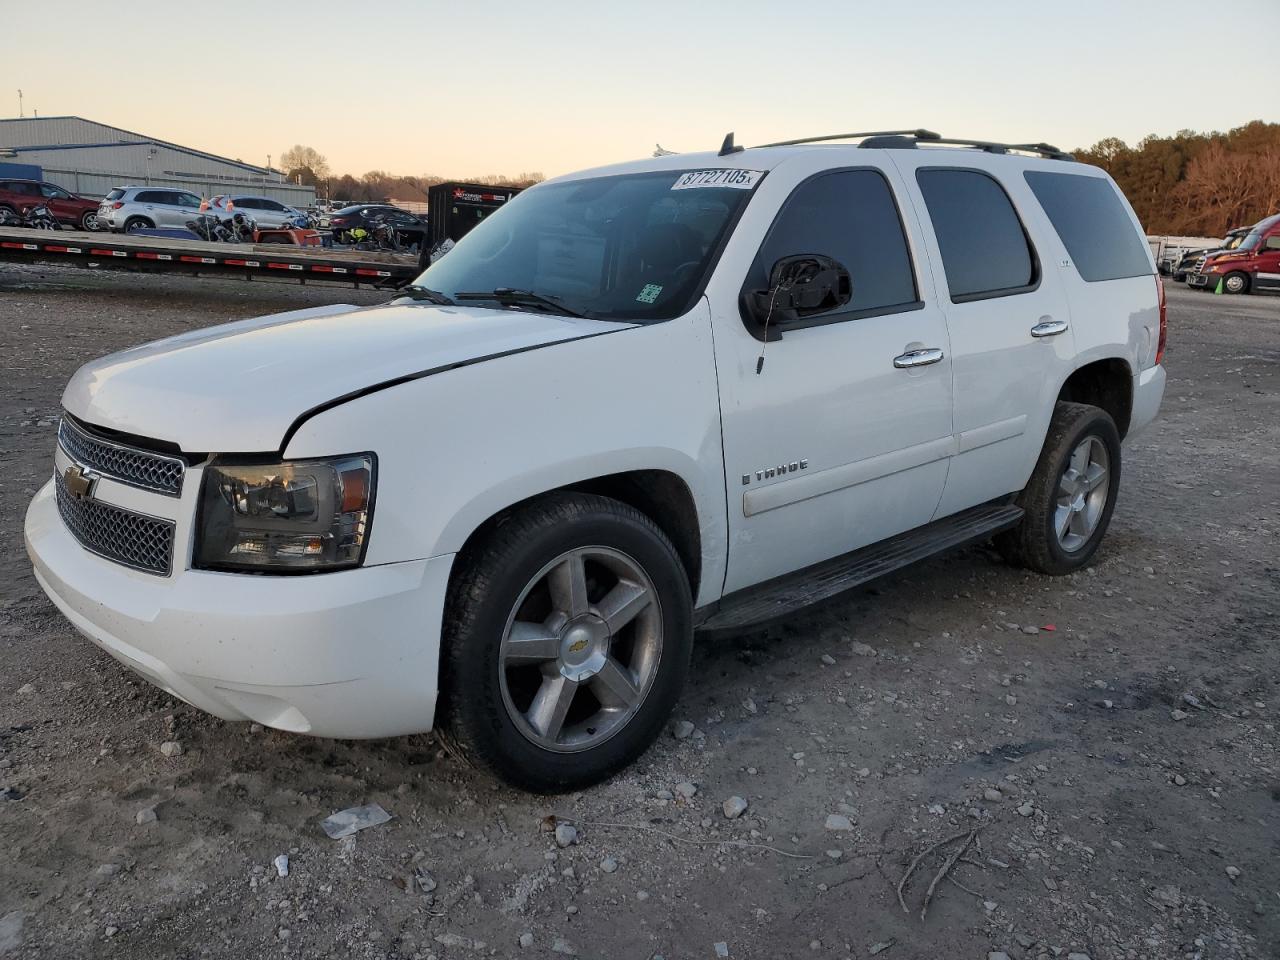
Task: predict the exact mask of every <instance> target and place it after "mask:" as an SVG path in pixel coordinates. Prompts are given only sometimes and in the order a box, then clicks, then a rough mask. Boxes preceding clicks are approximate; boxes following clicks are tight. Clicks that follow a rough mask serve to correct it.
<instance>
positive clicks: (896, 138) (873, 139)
mask: <svg viewBox="0 0 1280 960" xmlns="http://www.w3.org/2000/svg"><path fill="white" fill-rule="evenodd" d="M830 140H861V141H862V142H861V143H859V144H858V146H860V147H866V148H869V149H882V150H914V149H916V147H917V145H918V144H921V143H924V144H940V145H945V146H953V147H974V148H976V149H978V150H983V151H985V152H986V153H1009V152H1010V151H1017V152H1019V153H1034V154H1038V155H1039V156H1041V157H1045V158H1047V159H1050V160H1074V159H1075V157H1074V156H1072V155H1071V154H1070V153H1067V152H1066V151H1065V150H1060V149H1058V148H1057V147H1055V146H1053V145H1052V144H1049V143H996V142H994V141H991V140H971V139H969V138H967V137H959V138H952V137H943V136H941V135H940V134H937V133H934V132H933V131H932V130H924V129H920V130H869V131H864V132H862V133H833V134H830V135H827V136H822V137H799V138H797V139H795V140H779V141H778V142H777V143H763V144H761V145H760V146H762V147H793V146H798V145H800V144H804V143H824V142H827V141H830ZM726 147H728V148H730V149H734V150H741V149H742V148H741V147H736V148H734V147H733V141H732V140H728V139H727V140H726ZM721 150H722V152H721V156H724V150H725V148H723V147H722V148H721Z"/></svg>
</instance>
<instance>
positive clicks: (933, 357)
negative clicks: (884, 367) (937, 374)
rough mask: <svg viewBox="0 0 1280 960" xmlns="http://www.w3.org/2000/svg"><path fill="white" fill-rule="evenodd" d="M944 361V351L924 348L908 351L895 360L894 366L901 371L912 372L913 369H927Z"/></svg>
mask: <svg viewBox="0 0 1280 960" xmlns="http://www.w3.org/2000/svg"><path fill="white" fill-rule="evenodd" d="M941 359H942V351H941V350H939V349H938V348H937V347H924V348H922V349H920V350H908V351H907V352H906V353H904V354H901V355H899V356H896V357H894V358H893V365H894V366H895V367H897V368H898V369H899V370H910V369H911V368H912V367H927V366H929V364H931V363H937V362H938V361H939V360H941Z"/></svg>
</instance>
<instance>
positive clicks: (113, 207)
mask: <svg viewBox="0 0 1280 960" xmlns="http://www.w3.org/2000/svg"><path fill="white" fill-rule="evenodd" d="M123 206H124V204H123V203H121V202H120V201H119V200H117V201H116V202H115V203H113V204H112V205H111V209H112V210H119V209H120V208H121V207H123Z"/></svg>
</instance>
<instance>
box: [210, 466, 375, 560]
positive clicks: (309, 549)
mask: <svg viewBox="0 0 1280 960" xmlns="http://www.w3.org/2000/svg"><path fill="white" fill-rule="evenodd" d="M375 466H376V460H375V458H374V456H373V454H371V453H358V454H352V455H350V456H345V457H334V458H332V459H327V460H290V461H285V462H280V463H234V462H219V461H214V462H213V463H211V464H209V466H208V467H207V468H206V469H205V472H204V486H203V487H202V489H201V491H200V513H199V521H198V522H199V531H198V539H197V541H196V551H195V565H196V566H197V567H202V568H204V569H210V570H267V571H270V570H275V571H285V570H289V571H307V570H340V569H343V568H345V567H355V566H359V564H360V561H361V559H362V558H363V557H364V548H365V543H366V541H367V540H368V537H369V519H370V512H371V508H372V505H373V485H374V469H375Z"/></svg>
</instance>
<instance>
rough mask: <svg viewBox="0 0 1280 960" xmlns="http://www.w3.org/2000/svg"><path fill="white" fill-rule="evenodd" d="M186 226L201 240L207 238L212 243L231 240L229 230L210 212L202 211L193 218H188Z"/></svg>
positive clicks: (229, 241)
mask: <svg viewBox="0 0 1280 960" xmlns="http://www.w3.org/2000/svg"><path fill="white" fill-rule="evenodd" d="M186 227H187V229H188V230H190V231H191V232H192V233H194V234H195V235H196V236H197V237H199V238H200V239H201V240H208V241H211V242H214V243H232V242H233V239H232V236H231V231H230V230H228V229H227V228H226V227H225V226H224V225H223V223H222V221H221V220H219V219H218V218H217V217H215V216H214V215H213V214H211V213H202V214H200V215H199V216H198V217H196V218H195V219H194V220H188V221H187V223H186Z"/></svg>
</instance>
